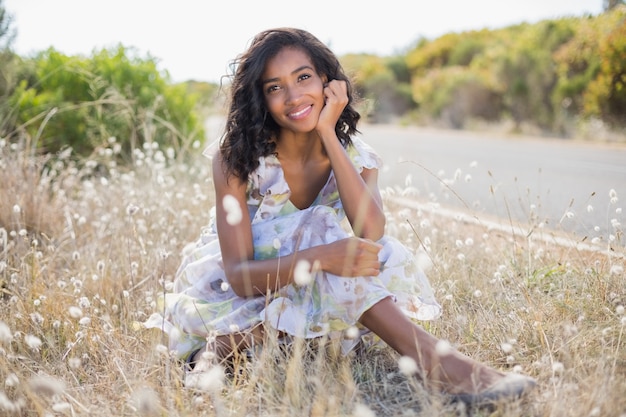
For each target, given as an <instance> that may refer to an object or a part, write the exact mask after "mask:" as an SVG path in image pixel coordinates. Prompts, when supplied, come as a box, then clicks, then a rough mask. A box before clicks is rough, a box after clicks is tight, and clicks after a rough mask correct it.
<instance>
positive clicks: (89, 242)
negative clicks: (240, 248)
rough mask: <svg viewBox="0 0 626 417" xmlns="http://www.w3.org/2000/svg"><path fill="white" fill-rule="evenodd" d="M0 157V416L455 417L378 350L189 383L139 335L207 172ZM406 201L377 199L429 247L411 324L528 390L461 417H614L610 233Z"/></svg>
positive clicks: (622, 380)
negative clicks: (417, 318) (489, 219)
mask: <svg viewBox="0 0 626 417" xmlns="http://www.w3.org/2000/svg"><path fill="white" fill-rule="evenodd" d="M0 145H1V146H0V183H1V184H2V187H1V188H0V281H1V285H2V289H1V291H2V293H1V295H0V297H1V302H0V381H2V382H3V385H2V386H0V415H9V416H13V415H15V416H17V415H20V416H57V415H58V416H64V415H67V416H137V415H140V416H166V415H167V416H242V417H243V416H300V415H309V416H355V417H357V416H358V417H365V416H374V415H378V416H433V415H437V416H456V415H463V412H462V410H458V409H456V408H455V407H452V406H450V405H445V404H443V403H442V401H441V398H438V397H436V396H432V395H428V393H427V391H426V390H425V389H424V388H423V387H422V385H421V384H420V383H419V382H417V381H415V380H407V379H406V378H405V377H404V376H403V375H402V373H400V372H399V370H398V367H397V363H396V360H397V357H396V355H395V354H394V353H393V352H392V351H390V350H389V349H388V348H385V347H383V346H380V345H377V346H374V347H371V348H369V349H367V350H366V351H365V352H359V353H355V354H352V355H351V356H349V357H342V356H341V355H338V354H337V353H336V349H335V348H334V346H332V344H329V343H324V342H325V341H324V340H320V341H316V342H313V343H307V344H304V343H301V342H296V343H295V345H294V346H293V347H292V348H291V349H289V350H285V349H283V348H281V347H280V346H277V345H275V344H274V343H272V342H271V340H270V341H269V342H268V344H267V345H266V346H265V347H264V349H263V350H262V351H261V353H260V354H259V356H258V357H257V358H256V359H254V360H252V361H249V360H247V359H245V358H239V359H238V360H237V361H235V364H234V372H233V373H232V374H231V375H230V376H229V377H227V378H225V379H222V378H221V377H220V376H219V375H217V376H212V377H211V378H213V379H212V380H208V381H205V387H206V389H204V390H202V391H200V392H198V391H194V390H191V389H189V388H185V387H184V386H183V384H182V381H183V372H182V369H181V367H180V366H179V364H178V363H177V362H176V361H175V360H174V359H173V358H172V355H171V354H170V352H168V351H167V348H165V345H166V344H167V343H166V340H164V338H163V336H162V335H161V334H160V332H158V331H156V332H155V331H148V330H146V329H144V328H142V327H141V326H140V325H139V323H141V322H142V321H143V320H145V319H146V318H147V317H148V316H149V315H150V314H151V313H152V312H153V310H154V308H155V299H156V297H157V296H158V294H159V293H160V292H162V291H164V289H165V288H167V286H168V284H169V283H171V281H172V279H173V275H174V273H175V271H176V268H177V266H178V262H179V261H180V256H179V253H180V251H181V249H182V247H183V246H184V245H185V244H186V243H188V242H190V241H192V240H194V239H195V238H196V237H197V235H198V232H199V228H200V227H201V226H203V225H204V224H206V223H207V222H208V217H209V207H210V206H211V205H212V203H213V202H212V195H211V184H210V174H209V172H210V170H209V167H208V164H207V162H206V161H205V160H204V159H202V158H196V157H190V158H189V159H190V160H189V161H188V163H187V164H184V165H183V164H181V163H180V162H178V160H179V159H180V158H174V157H173V156H172V155H171V154H170V153H169V152H168V151H167V150H160V149H154V148H151V147H146V148H144V149H142V150H141V151H139V150H137V151H136V153H135V158H134V160H135V163H134V165H133V166H132V167H124V168H123V167H118V166H117V165H116V164H115V162H114V161H115V145H114V144H111V146H110V147H109V148H107V149H101V150H99V152H97V153H96V154H95V155H94V156H93V157H92V158H90V159H89V160H85V161H81V163H80V164H77V163H74V162H71V161H70V159H69V158H65V159H64V158H58V159H54V160H52V159H47V158H43V157H36V156H32V155H30V154H29V150H28V149H21V148H20V147H19V145H15V146H10V145H9V144H7V143H4V142H0ZM168 155H169V156H168ZM402 192H403V190H386V192H385V196H386V199H387V209H388V214H389V223H388V224H389V233H390V234H393V235H395V236H397V237H398V238H400V239H401V240H403V241H404V242H406V244H407V245H409V246H411V247H414V248H415V249H416V250H417V249H418V248H419V247H420V246H424V247H425V248H426V250H427V253H428V254H429V255H430V262H431V263H432V267H431V268H429V271H428V273H429V276H430V278H431V282H432V284H433V286H434V288H435V290H436V292H437V296H438V298H439V300H440V301H441V303H442V304H443V306H444V316H443V317H442V318H441V319H439V320H437V321H434V322H430V323H424V326H426V327H427V328H428V329H429V330H430V331H431V332H433V333H434V334H436V335H437V336H438V337H441V338H443V339H446V340H449V341H450V342H451V343H453V344H454V345H455V346H457V347H458V348H459V349H460V350H462V351H463V352H466V353H467V354H469V355H471V356H473V357H475V358H477V359H479V360H481V361H485V362H487V363H489V364H491V365H493V366H495V367H497V368H500V369H503V370H509V371H520V372H524V373H527V374H530V375H532V376H534V377H536V378H537V379H538V380H539V382H540V387H539V389H538V390H537V391H536V392H535V393H533V394H532V395H531V396H529V397H528V398H526V399H524V400H522V401H515V402H512V403H509V404H504V405H502V406H500V407H498V408H497V409H496V410H495V411H493V412H487V411H485V410H474V411H471V412H470V413H469V414H470V415H475V416H485V415H493V416H581V417H588V416H616V417H617V416H620V417H623V416H625V415H626V397H625V396H624V395H623V393H624V392H626V340H625V339H626V334H624V333H625V330H626V315H625V314H624V305H626V289H625V280H624V263H626V261H625V260H624V252H623V240H622V239H623V234H622V231H621V226H620V223H619V222H615V223H614V226H615V230H614V231H613V232H614V234H613V239H612V245H613V249H614V250H613V251H611V252H609V251H602V250H600V251H590V250H587V249H584V248H581V247H580V246H577V245H576V244H573V245H571V246H567V245H565V246H563V245H559V244H556V243H554V239H553V238H552V237H551V236H547V237H548V238H547V239H540V237H541V236H539V235H538V234H537V233H534V234H531V235H530V236H529V237H526V236H525V235H523V234H522V235H514V234H511V233H508V232H507V231H506V227H505V228H503V229H501V228H497V227H493V225H487V224H484V223H483V222H480V221H479V222H471V221H467V220H466V219H464V218H461V217H459V218H455V217H452V218H450V217H442V216H440V215H439V214H438V211H437V210H429V207H431V206H430V204H429V203H428V202H420V204H418V205H415V206H414V207H407V206H405V205H398V203H397V202H396V200H395V197H396V196H397V195H399V194H401V193H402ZM614 207H615V208H618V207H619V200H617V199H616V201H615V202H614ZM618 212H619V210H618ZM505 224H506V222H505ZM544 233H545V232H544ZM604 241H609V237H606V238H605V239H604Z"/></svg>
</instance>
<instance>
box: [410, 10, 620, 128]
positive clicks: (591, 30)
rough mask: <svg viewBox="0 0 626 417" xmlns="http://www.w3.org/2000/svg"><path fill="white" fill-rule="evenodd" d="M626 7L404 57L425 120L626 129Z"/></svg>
mask: <svg viewBox="0 0 626 417" xmlns="http://www.w3.org/2000/svg"><path fill="white" fill-rule="evenodd" d="M625 27H626V7H624V6H616V7H614V8H612V9H611V10H610V11H609V12H606V13H603V14H601V15H598V16H595V17H594V16H586V17H581V18H561V19H554V20H545V21H541V22H538V23H536V24H527V23H524V24H519V25H514V26H510V27H507V28H503V29H498V30H482V31H468V32H464V33H449V34H445V35H443V36H441V37H439V38H436V39H434V40H430V41H429V40H422V41H421V42H419V43H418V44H417V45H416V47H415V48H414V49H412V50H411V51H409V52H408V53H407V55H406V65H407V68H408V70H409V73H410V78H411V86H412V96H413V98H414V100H415V101H416V102H417V104H418V105H419V110H418V116H419V118H420V119H426V120H439V121H443V122H445V123H447V124H448V125H449V126H452V127H462V126H463V125H464V124H465V121H466V120H467V118H480V119H487V120H499V119H503V118H510V119H511V120H513V121H514V122H515V124H516V126H517V127H520V126H521V125H522V124H529V125H534V126H538V127H540V128H542V129H543V130H544V131H546V132H559V133H563V132H564V131H565V130H566V129H565V124H566V123H568V122H569V123H573V121H575V120H576V118H587V117H596V118H598V119H600V120H602V121H603V122H605V123H606V124H608V125H610V126H612V127H614V128H619V127H624V126H626V117H625V116H624V115H625V114H626V70H625V67H626V64H625V63H626V41H625V39H626V29H624V28H625ZM486 102H490V105H486Z"/></svg>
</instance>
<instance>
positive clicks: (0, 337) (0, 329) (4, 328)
mask: <svg viewBox="0 0 626 417" xmlns="http://www.w3.org/2000/svg"><path fill="white" fill-rule="evenodd" d="M12 341H13V334H12V333H11V329H10V328H9V326H8V325H7V324H6V323H5V322H3V321H0V343H3V344H6V345H8V344H9V343H11V342H12Z"/></svg>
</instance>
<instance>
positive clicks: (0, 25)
mask: <svg viewBox="0 0 626 417" xmlns="http://www.w3.org/2000/svg"><path fill="white" fill-rule="evenodd" d="M12 24H13V18H12V16H11V15H9V14H8V13H7V11H6V9H5V8H4V5H3V0H0V135H2V134H3V133H4V130H5V128H6V125H7V124H8V122H7V121H8V120H9V119H10V117H9V114H10V108H9V106H8V105H7V97H8V96H9V95H10V94H11V91H12V89H13V87H14V86H15V83H16V79H17V77H16V76H15V56H14V55H13V52H12V51H11V49H10V47H11V44H12V43H13V39H14V38H15V30H14V29H13V27H12Z"/></svg>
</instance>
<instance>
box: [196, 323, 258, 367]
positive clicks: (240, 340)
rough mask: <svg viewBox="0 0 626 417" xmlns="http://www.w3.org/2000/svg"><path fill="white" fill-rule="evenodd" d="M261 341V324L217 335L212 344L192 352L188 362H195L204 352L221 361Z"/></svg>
mask: <svg viewBox="0 0 626 417" xmlns="http://www.w3.org/2000/svg"><path fill="white" fill-rule="evenodd" d="M261 343H263V326H262V325H258V326H256V327H253V328H252V329H250V330H248V331H244V332H240V333H233V334H228V335H223V336H217V337H216V338H215V342H214V343H213V344H212V346H205V348H204V349H200V350H199V351H197V352H195V353H193V354H192V355H193V357H192V358H190V359H189V361H188V362H189V363H192V364H193V363H197V362H199V361H200V360H201V359H202V358H203V355H204V353H205V352H208V353H209V354H211V355H214V358H212V359H214V360H215V361H216V362H218V363H222V362H223V361H224V360H226V359H228V358H230V357H231V356H233V355H235V354H237V353H239V352H242V351H244V350H246V349H250V348H252V347H254V346H255V345H259V344H261Z"/></svg>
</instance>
